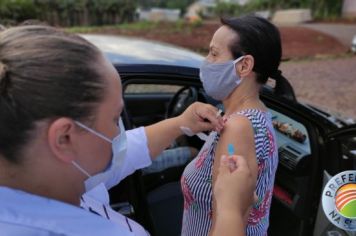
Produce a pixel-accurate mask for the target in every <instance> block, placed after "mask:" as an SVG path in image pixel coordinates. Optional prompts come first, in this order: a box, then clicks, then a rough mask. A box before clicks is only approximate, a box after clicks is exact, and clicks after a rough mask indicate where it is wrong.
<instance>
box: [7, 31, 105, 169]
mask: <svg viewBox="0 0 356 236" xmlns="http://www.w3.org/2000/svg"><path fill="white" fill-rule="evenodd" d="M100 55H101V54H100V52H99V50H98V49H97V48H96V47H95V46H93V45H92V44H90V43H89V42H87V41H86V40H84V39H83V38H81V37H79V36H77V35H73V34H68V33H65V32H63V31H61V30H59V29H56V28H52V27H48V26H20V27H14V28H10V29H7V30H4V31H2V32H0V154H1V155H2V156H4V157H5V158H6V159H7V160H9V161H11V162H13V163H17V162H18V161H20V160H19V155H20V154H21V153H20V152H21V149H22V147H23V146H24V145H25V144H26V143H27V142H28V141H29V139H30V138H32V136H31V131H32V130H33V129H34V127H35V122H36V121H40V120H45V119H55V118H58V117H69V118H72V119H76V120H80V119H86V118H89V117H91V116H92V115H93V112H94V110H95V108H96V105H97V104H98V103H99V102H100V101H102V99H103V94H104V92H103V90H104V84H103V83H104V82H103V80H102V79H101V75H100V74H99V72H98V71H99V70H98V67H97V66H96V63H97V62H98V60H99V58H100Z"/></svg>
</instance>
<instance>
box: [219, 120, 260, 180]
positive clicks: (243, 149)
mask: <svg viewBox="0 0 356 236" xmlns="http://www.w3.org/2000/svg"><path fill="white" fill-rule="evenodd" d="M228 144H233V146H234V149H235V153H234V154H235V155H239V156H243V157H245V158H246V160H247V164H248V166H249V168H250V170H251V172H252V176H253V178H254V179H255V180H256V181H257V172H258V166H257V159H256V149H255V139H254V131H253V128H252V124H251V122H250V120H249V119H247V118H246V117H244V116H232V117H231V118H230V119H229V120H228V121H227V122H226V124H225V127H224V130H223V131H222V132H221V134H220V139H219V142H218V144H217V147H216V150H215V156H214V166H213V181H214V180H215V177H216V175H217V173H216V171H217V170H218V169H219V164H220V158H221V156H222V155H227V154H228V152H227V147H228ZM214 182H215V181H214Z"/></svg>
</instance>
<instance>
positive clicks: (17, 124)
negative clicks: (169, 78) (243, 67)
mask: <svg viewBox="0 0 356 236" xmlns="http://www.w3.org/2000/svg"><path fill="white" fill-rule="evenodd" d="M122 109H123V100H122V90H121V82H120V77H119V75H118V74H117V72H116V70H115V68H114V67H113V66H112V65H111V63H110V62H108V61H107V60H106V59H105V58H104V56H103V54H102V53H101V52H100V51H99V50H98V49H97V48H96V47H95V46H93V45H92V44H90V43H89V42H87V41H85V40H84V39H82V38H81V37H79V36H76V35H72V34H67V33H64V32H62V31H60V30H57V29H55V28H51V27H46V26H22V27H17V28H12V29H8V30H5V31H2V32H0V234H1V235H11V236H13V235H36V236H44V235H68V236H69V235H70V236H74V235H106V236H110V235H140V236H141V235H147V232H146V231H145V230H144V229H143V228H142V227H141V226H140V225H139V224H137V223H135V222H134V221H132V220H130V219H128V218H126V217H124V216H122V215H120V214H118V213H117V212H115V211H113V210H112V209H111V208H110V206H109V198H108V192H107V189H108V188H110V187H111V186H113V185H115V184H117V183H118V182H119V181H120V180H121V179H123V178H125V177H126V176H127V175H129V174H131V173H132V172H134V171H135V170H136V169H139V168H142V167H146V166H148V165H149V164H150V163H151V158H154V157H155V156H157V155H158V154H159V153H160V152H161V151H162V150H163V149H164V148H165V147H167V146H168V145H169V144H170V143H171V141H172V140H174V139H175V138H176V137H177V136H179V135H181V134H182V131H181V126H184V127H187V128H190V129H191V130H192V132H199V131H203V130H212V129H217V130H221V128H222V124H221V121H219V119H217V118H216V115H215V114H216V109H215V108H214V107H212V106H210V105H206V104H200V103H196V104H193V105H192V106H190V107H189V108H188V109H187V110H186V111H185V112H184V113H183V114H182V115H180V116H179V117H176V118H172V119H168V120H165V121H162V122H159V123H157V124H154V125H151V126H148V127H141V128H137V129H134V130H131V131H125V129H124V127H123V125H122V122H121V119H120V114H121V112H122ZM205 120H208V121H209V122H205ZM157 134H159V135H157ZM232 158H235V159H233V160H235V161H236V164H237V169H236V170H235V171H232V170H230V169H229V168H228V165H225V164H224V162H222V163H223V164H222V167H221V179H219V180H218V182H220V184H219V183H218V184H217V187H216V188H215V189H216V190H217V192H216V195H217V198H218V199H220V201H219V204H218V208H219V209H220V211H218V212H220V213H221V214H219V216H218V220H217V222H220V223H218V227H217V228H216V229H214V232H213V231H212V233H213V234H214V235H229V234H230V235H234V234H236V233H237V232H243V229H242V228H241V227H238V225H235V224H234V225H232V226H231V227H228V228H227V227H225V226H226V224H229V222H230V219H236V220H238V221H239V222H241V219H242V215H243V214H245V213H246V211H247V208H248V206H249V204H250V203H251V201H252V198H251V195H252V188H253V182H252V181H250V182H249V180H250V179H251V178H250V171H249V168H248V166H247V165H246V163H245V162H244V160H243V158H242V157H239V158H238V159H237V160H236V157H232ZM225 163H226V161H225ZM231 179H242V180H243V181H245V182H246V183H247V185H246V186H244V187H236V188H233V189H232V188H231V189H229V190H228V191H221V189H224V188H225V186H224V184H225V183H229V181H231ZM244 192H245V193H246V192H247V193H248V194H244V195H242V194H241V193H244ZM231 204H232V205H233V207H231ZM227 206H228V207H227ZM224 209H225V210H226V211H224ZM230 209H233V211H230ZM241 230H242V231H241Z"/></svg>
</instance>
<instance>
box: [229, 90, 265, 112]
mask: <svg viewBox="0 0 356 236" xmlns="http://www.w3.org/2000/svg"><path fill="white" fill-rule="evenodd" d="M259 90H260V88H259V86H258V87H257V86H256V85H254V84H251V85H249V84H241V85H240V86H239V87H237V88H236V89H235V90H234V91H233V92H232V93H231V94H230V96H228V97H227V98H226V99H225V100H224V101H223V104H224V108H225V114H226V115H229V114H232V113H234V112H236V111H241V110H244V109H252V108H254V109H261V110H264V109H266V108H265V106H264V105H263V103H262V102H261V101H260V99H259Z"/></svg>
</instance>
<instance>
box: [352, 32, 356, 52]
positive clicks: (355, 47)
mask: <svg viewBox="0 0 356 236" xmlns="http://www.w3.org/2000/svg"><path fill="white" fill-rule="evenodd" d="M351 51H352V52H353V53H356V35H355V36H354V38H353V39H352V43H351Z"/></svg>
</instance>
